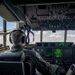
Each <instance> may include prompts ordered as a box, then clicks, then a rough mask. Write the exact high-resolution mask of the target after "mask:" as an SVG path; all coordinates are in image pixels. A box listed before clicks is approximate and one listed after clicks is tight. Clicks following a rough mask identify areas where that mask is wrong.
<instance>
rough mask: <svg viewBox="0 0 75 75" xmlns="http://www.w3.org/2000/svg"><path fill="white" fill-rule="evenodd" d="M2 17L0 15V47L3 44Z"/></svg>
mask: <svg viewBox="0 0 75 75" xmlns="http://www.w3.org/2000/svg"><path fill="white" fill-rule="evenodd" d="M2 33H3V18H2V17H0V47H1V46H2V45H3V34H2Z"/></svg>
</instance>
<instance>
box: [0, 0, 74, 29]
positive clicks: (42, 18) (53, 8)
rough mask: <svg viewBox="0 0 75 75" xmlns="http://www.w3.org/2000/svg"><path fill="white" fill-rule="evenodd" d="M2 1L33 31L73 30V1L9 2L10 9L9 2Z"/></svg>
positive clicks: (32, 0)
mask: <svg viewBox="0 0 75 75" xmlns="http://www.w3.org/2000/svg"><path fill="white" fill-rule="evenodd" d="M2 1H4V2H5V1H6V2H7V3H8V5H9V8H10V9H12V11H11V10H10V11H11V13H13V12H14V13H15V14H14V13H13V14H14V15H16V17H17V18H19V20H21V21H25V20H26V21H27V23H26V24H28V25H30V26H31V28H32V29H33V30H41V29H43V30H74V29H75V0H69V1H66V0H63V1H62V0H61V2H60V0H58V1H55V0H18V1H17V0H10V1H11V3H12V7H10V5H11V4H10V3H9V0H2ZM0 3H1V2H0ZM13 8H14V9H13ZM16 9H17V10H18V11H17V10H16ZM8 10H9V9H8Z"/></svg>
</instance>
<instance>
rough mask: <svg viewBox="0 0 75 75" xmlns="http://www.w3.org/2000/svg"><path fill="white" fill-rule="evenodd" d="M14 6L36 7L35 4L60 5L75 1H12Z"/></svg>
mask: <svg viewBox="0 0 75 75" xmlns="http://www.w3.org/2000/svg"><path fill="white" fill-rule="evenodd" d="M11 1H12V2H13V4H14V5H20V6H24V5H33V4H34V5H35V4H46V3H49V4H55V3H56V4H58V3H59V4H60V3H74V2H75V0H18V1H17V0H11Z"/></svg>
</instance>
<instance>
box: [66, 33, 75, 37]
mask: <svg viewBox="0 0 75 75" xmlns="http://www.w3.org/2000/svg"><path fill="white" fill-rule="evenodd" d="M67 37H75V35H73V34H68V35H67Z"/></svg>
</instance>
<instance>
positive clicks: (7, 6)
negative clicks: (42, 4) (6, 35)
mask: <svg viewBox="0 0 75 75" xmlns="http://www.w3.org/2000/svg"><path fill="white" fill-rule="evenodd" d="M0 16H1V17H3V18H4V19H5V20H7V21H9V22H12V21H24V20H25V18H24V13H23V10H21V9H20V8H18V7H15V6H14V5H13V4H12V3H11V2H10V0H5V1H4V2H3V3H1V4H0Z"/></svg>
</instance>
